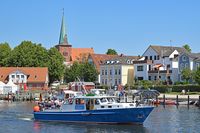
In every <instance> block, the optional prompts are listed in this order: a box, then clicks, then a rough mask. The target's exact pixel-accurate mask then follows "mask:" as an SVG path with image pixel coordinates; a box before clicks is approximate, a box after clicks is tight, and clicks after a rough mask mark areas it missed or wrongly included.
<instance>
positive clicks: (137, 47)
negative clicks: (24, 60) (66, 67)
mask: <svg viewBox="0 0 200 133" xmlns="http://www.w3.org/2000/svg"><path fill="white" fill-rule="evenodd" d="M199 7H200V1H199V0H191V1H190V0H165V1H162V0H98V1H97V0H2V1H1V4H0V18H1V19H0V42H1V43H2V42H8V43H9V44H10V45H11V47H12V48H13V47H15V46H17V45H18V44H20V42H21V41H23V40H30V41H32V42H35V43H41V44H43V46H44V47H46V48H50V47H53V46H54V45H56V44H58V40H59V32H60V25H61V18H62V8H64V10H65V25H66V32H67V35H68V41H69V43H70V44H72V45H73V47H93V48H94V50H95V53H105V52H106V51H107V49H108V48H113V49H115V50H116V51H117V52H118V53H119V54H120V53H123V54H125V55H142V54H143V52H144V51H145V50H146V48H147V47H148V46H149V45H150V44H152V45H169V46H170V45H172V46H182V45H183V44H189V45H190V46H191V49H192V51H193V52H200V46H199V44H200V8H199ZM170 40H172V42H171V43H170Z"/></svg>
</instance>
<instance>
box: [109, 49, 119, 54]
mask: <svg viewBox="0 0 200 133" xmlns="http://www.w3.org/2000/svg"><path fill="white" fill-rule="evenodd" d="M106 54H107V55H117V52H116V51H115V49H108V51H107V52H106Z"/></svg>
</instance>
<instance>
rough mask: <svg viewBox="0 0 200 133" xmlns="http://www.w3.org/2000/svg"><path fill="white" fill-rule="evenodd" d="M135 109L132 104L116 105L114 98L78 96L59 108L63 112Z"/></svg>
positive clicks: (69, 99)
mask: <svg viewBox="0 0 200 133" xmlns="http://www.w3.org/2000/svg"><path fill="white" fill-rule="evenodd" d="M124 107H127V108H128V107H135V104H134V103H117V102H116V101H115V97H114V96H78V97H74V98H68V99H66V101H65V102H64V104H63V105H62V107H61V110H65V111H80V110H81V111H83V110H101V109H115V108H124Z"/></svg>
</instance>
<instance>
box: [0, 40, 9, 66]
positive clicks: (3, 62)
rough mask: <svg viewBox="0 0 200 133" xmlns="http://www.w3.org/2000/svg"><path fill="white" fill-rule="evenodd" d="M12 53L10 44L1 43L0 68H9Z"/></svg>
mask: <svg viewBox="0 0 200 133" xmlns="http://www.w3.org/2000/svg"><path fill="white" fill-rule="evenodd" d="M10 53H11V48H10V46H9V44H8V43H6V42H5V43H0V66H7V61H8V58H9V56H10Z"/></svg>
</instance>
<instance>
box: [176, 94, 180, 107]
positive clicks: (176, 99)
mask: <svg viewBox="0 0 200 133" xmlns="http://www.w3.org/2000/svg"><path fill="white" fill-rule="evenodd" d="M178 104H179V103H178V95H176V105H178Z"/></svg>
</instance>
